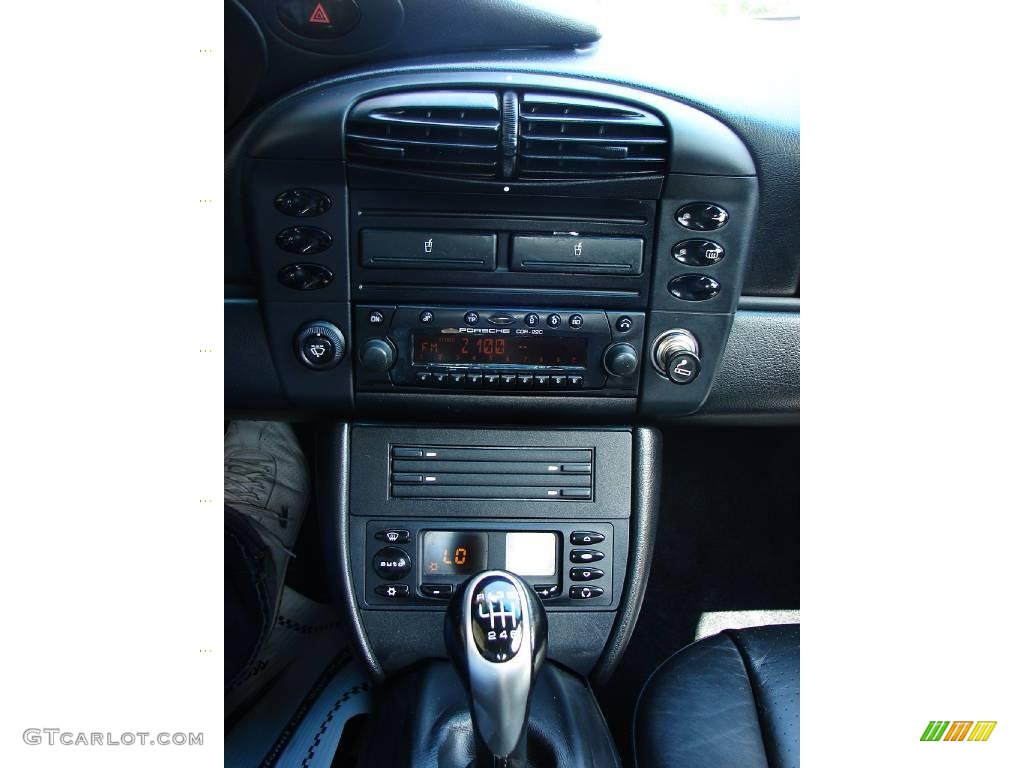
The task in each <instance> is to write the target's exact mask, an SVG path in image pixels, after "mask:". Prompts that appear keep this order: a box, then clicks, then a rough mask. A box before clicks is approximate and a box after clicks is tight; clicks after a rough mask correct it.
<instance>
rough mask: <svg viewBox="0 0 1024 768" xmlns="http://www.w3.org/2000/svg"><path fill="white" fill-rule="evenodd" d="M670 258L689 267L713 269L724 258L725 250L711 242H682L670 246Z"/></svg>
mask: <svg viewBox="0 0 1024 768" xmlns="http://www.w3.org/2000/svg"><path fill="white" fill-rule="evenodd" d="M672 258H673V259H675V260H676V261H678V262H679V263H680V264H686V265H687V266H690V267H713V266H714V265H715V264H718V263H719V262H720V261H722V259H724V258H725V249H724V248H722V246H720V245H719V244H718V243H716V242H714V241H712V240H684V241H683V242H681V243H676V244H675V245H673V246H672Z"/></svg>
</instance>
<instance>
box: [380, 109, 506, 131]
mask: <svg viewBox="0 0 1024 768" xmlns="http://www.w3.org/2000/svg"><path fill="white" fill-rule="evenodd" d="M367 117H368V119H370V120H372V121H374V122H376V123H382V124H389V123H393V124H395V125H432V126H437V127H439V128H460V129H465V130H467V131H497V130H498V129H499V128H501V123H499V122H497V121H495V120H468V119H467V120H458V119H455V118H444V119H435V118H424V117H415V116H407V115H398V114H383V113H380V112H375V113H373V114H371V115H368V116H367Z"/></svg>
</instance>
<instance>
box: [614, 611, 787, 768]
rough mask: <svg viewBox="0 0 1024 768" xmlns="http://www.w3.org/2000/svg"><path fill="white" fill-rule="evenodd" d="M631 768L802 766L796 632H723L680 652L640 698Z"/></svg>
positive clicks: (768, 629) (767, 629)
mask: <svg viewBox="0 0 1024 768" xmlns="http://www.w3.org/2000/svg"><path fill="white" fill-rule="evenodd" d="M633 743H634V749H635V751H636V765H637V768H655V767H659V766H678V768H727V767H729V766H742V767H743V768H796V767H797V766H799V765H800V627H799V626H798V625H785V626H776V627H758V628H755V629H744V630H727V631H725V632H722V633H721V634H718V635H714V636H713V637H709V638H706V639H704V640H701V641H699V642H696V643H694V644H692V645H689V646H687V647H686V648H683V649H682V650H681V651H679V652H678V653H676V654H675V655H674V656H672V657H671V658H669V660H668V661H666V662H665V663H664V664H662V665H661V667H659V668H658V669H657V670H656V671H655V672H654V674H653V675H651V677H650V679H649V680H648V681H647V685H646V686H645V687H644V690H643V691H642V692H641V694H640V699H639V701H638V702H637V708H636V716H635V719H634V722H633Z"/></svg>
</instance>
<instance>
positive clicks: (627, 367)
mask: <svg viewBox="0 0 1024 768" xmlns="http://www.w3.org/2000/svg"><path fill="white" fill-rule="evenodd" d="M639 365H640V359H639V358H638V357H637V354H636V350H635V349H633V346H632V345H631V344H612V345H611V346H610V347H608V349H606V350H605V351H604V369H605V370H606V371H608V374H609V375H610V376H629V375H630V374H632V373H635V372H636V369H637V366H639Z"/></svg>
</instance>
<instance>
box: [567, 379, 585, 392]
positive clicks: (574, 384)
mask: <svg viewBox="0 0 1024 768" xmlns="http://www.w3.org/2000/svg"><path fill="white" fill-rule="evenodd" d="M569 387H570V388H571V389H583V377H582V376H569Z"/></svg>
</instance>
